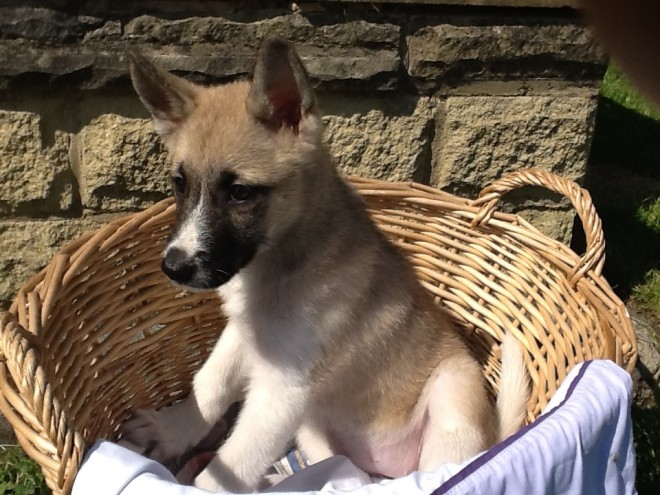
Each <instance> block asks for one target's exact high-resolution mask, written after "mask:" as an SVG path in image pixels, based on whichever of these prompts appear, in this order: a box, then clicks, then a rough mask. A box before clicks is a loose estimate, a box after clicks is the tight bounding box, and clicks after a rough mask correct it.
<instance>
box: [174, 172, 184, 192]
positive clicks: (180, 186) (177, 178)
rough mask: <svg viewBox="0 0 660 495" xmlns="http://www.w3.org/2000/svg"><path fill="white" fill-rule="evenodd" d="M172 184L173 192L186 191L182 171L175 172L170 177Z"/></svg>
mask: <svg viewBox="0 0 660 495" xmlns="http://www.w3.org/2000/svg"><path fill="white" fill-rule="evenodd" d="M172 184H173V186H174V193H175V194H183V193H184V192H185V191H186V177H185V176H184V175H183V174H182V173H180V172H177V173H176V174H175V175H174V176H173V177H172Z"/></svg>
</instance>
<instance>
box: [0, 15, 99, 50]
mask: <svg viewBox="0 0 660 495" xmlns="http://www.w3.org/2000/svg"><path fill="white" fill-rule="evenodd" d="M102 24H103V20H102V19H99V18H96V17H90V16H82V15H80V16H79V15H70V14H66V13H64V12H61V11H58V10H53V9H47V8H40V7H0V39H14V38H25V39H28V40H47V41H51V42H71V41H76V40H80V39H82V38H83V37H84V36H85V34H86V33H87V32H88V31H90V30H93V29H96V28H98V27H100V26H101V25H102Z"/></svg>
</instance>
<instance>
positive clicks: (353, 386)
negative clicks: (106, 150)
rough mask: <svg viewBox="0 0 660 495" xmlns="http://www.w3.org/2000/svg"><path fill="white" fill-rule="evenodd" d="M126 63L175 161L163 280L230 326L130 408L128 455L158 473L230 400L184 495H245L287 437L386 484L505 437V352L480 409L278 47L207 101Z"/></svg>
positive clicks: (516, 406)
mask: <svg viewBox="0 0 660 495" xmlns="http://www.w3.org/2000/svg"><path fill="white" fill-rule="evenodd" d="M130 58H131V60H130V71H131V78H132V80H133V84H134V86H135V89H136V91H137V93H138V95H139V97H140V99H141V100H142V102H143V103H144V105H145V106H146V107H147V109H148V110H149V111H150V113H151V114H152V116H153V120H154V124H155V128H156V130H157V132H158V133H159V134H160V135H161V137H162V139H163V140H164V143H165V145H166V147H167V148H168V150H169V152H170V154H171V157H172V160H173V163H174V168H173V172H172V184H173V189H174V195H175V198H176V204H177V218H176V225H175V226H174V229H173V232H172V236H171V239H170V241H169V243H168V245H167V248H166V250H165V253H164V257H163V261H162V269H163V271H164V272H165V274H166V275H167V276H168V277H169V278H170V279H171V280H172V281H173V282H174V283H176V284H178V285H181V286H184V287H186V288H190V289H194V290H216V291H218V292H219V293H220V295H221V296H222V299H223V301H224V305H223V308H222V309H223V311H224V312H225V313H226V315H227V317H228V323H227V326H226V328H225V330H224V331H223V333H222V336H221V337H220V339H219V341H218V343H217V345H216V346H215V348H214V349H213V351H212V353H211V355H210V357H209V359H208V361H207V362H206V363H205V364H204V365H203V366H202V368H201V369H200V370H199V372H198V373H197V374H196V375H195V378H194V383H193V392H192V393H191V394H190V396H189V397H188V398H187V399H186V400H184V401H183V402H180V403H178V404H176V405H174V406H172V407H169V408H165V409H163V410H160V411H140V412H138V413H137V415H136V417H135V418H134V419H133V420H131V421H129V422H128V423H127V424H126V425H125V426H124V427H123V437H124V438H125V439H126V440H127V441H128V442H131V443H133V444H134V445H137V446H138V447H139V448H141V449H142V450H143V451H146V450H147V449H148V450H149V455H150V456H151V457H153V458H155V459H157V460H159V461H162V462H167V461H171V460H173V459H176V458H178V457H180V456H181V455H182V453H184V452H185V451H186V450H189V449H190V448H191V447H192V446H194V445H196V444H197V443H198V442H199V441H200V440H201V439H202V438H203V437H204V436H205V435H206V434H207V433H208V431H209V430H210V429H211V428H212V427H213V425H215V424H216V423H217V422H218V420H219V419H220V418H222V416H223V414H224V413H225V411H226V410H227V408H228V407H229V406H230V405H231V404H232V403H234V402H236V401H239V400H243V399H244V401H245V402H244V406H243V408H242V410H241V412H240V415H239V417H238V420H237V423H236V426H235V428H234V430H233V432H232V433H231V435H230V436H229V438H228V439H227V440H226V442H225V443H224V444H223V445H222V446H221V447H220V448H219V450H218V452H217V455H216V456H215V457H214V458H213V459H212V461H211V462H210V464H209V465H208V466H207V467H206V468H205V469H204V470H203V471H202V472H201V473H200V474H199V475H198V476H197V477H196V479H195V485H196V486H198V487H200V488H204V489H208V490H212V491H216V490H219V489H227V490H230V491H235V492H248V491H252V490H254V489H255V488H256V487H257V486H258V485H259V482H260V480H261V478H262V476H263V475H264V473H265V472H266V471H267V469H268V468H269V466H270V465H271V464H272V463H273V462H274V461H275V460H276V459H278V458H279V457H280V456H281V455H282V454H283V453H284V452H285V451H286V449H287V447H288V446H289V445H290V444H291V441H292V440H293V439H295V440H296V441H297V444H298V446H299V447H300V449H301V450H302V451H303V453H304V454H305V455H306V456H307V457H308V459H309V460H310V461H311V462H317V461H319V460H322V459H324V458H327V457H329V456H331V455H334V454H343V455H346V456H348V457H349V458H350V459H352V461H353V462H354V463H355V464H356V465H358V466H359V467H361V468H362V469H364V470H365V471H367V472H370V473H373V474H378V475H382V476H388V477H398V476H402V475H405V474H407V473H409V472H411V471H413V470H432V469H434V468H436V467H437V466H438V465H440V464H441V463H444V462H461V461H463V460H465V459H467V458H469V457H470V456H473V455H475V454H477V453H478V452H480V451H483V450H485V449H487V448H488V447H490V446H491V445H493V444H494V443H495V442H497V441H498V440H500V439H501V438H503V437H505V436H507V435H509V434H511V433H512V432H514V431H516V430H517V429H518V428H519V426H520V424H521V422H522V420H523V417H524V413H525V406H526V400H527V386H526V371H525V366H524V362H523V360H522V357H521V353H520V350H519V349H518V347H517V343H516V342H515V341H514V340H513V339H509V340H506V341H505V346H504V349H503V354H504V364H503V377H502V384H501V391H500V396H499V399H498V402H497V406H495V405H493V404H492V403H491V401H490V400H489V396H488V394H487V391H486V384H485V380H484V377H483V374H482V370H481V368H480V366H479V364H478V363H477V361H476V360H475V359H474V357H473V356H472V355H471V353H470V351H469V350H468V347H467V345H466V343H465V341H464V340H463V338H462V336H461V334H460V333H459V331H458V330H457V327H456V325H455V324H454V323H453V322H452V320H451V318H450V317H449V316H448V315H447V314H446V313H445V312H444V311H443V310H442V309H441V308H440V307H439V306H437V305H436V304H434V302H433V300H432V299H431V297H430V296H429V294H428V293H427V292H426V290H425V289H423V288H422V286H421V285H420V283H419V282H418V280H417V278H416V276H415V273H414V271H413V269H412V267H411V265H410V264H409V263H408V262H407V260H406V259H405V257H404V256H403V255H402V253H401V252H399V251H398V250H397V249H396V248H395V247H394V246H393V245H392V244H390V243H389V242H388V241H387V240H386V239H385V237H384V236H383V234H381V232H379V230H378V229H377V228H376V227H375V225H374V223H373V222H372V220H371V219H370V217H369V215H368V214H367V212H366V210H365V207H364V205H363V203H362V201H361V199H360V197H359V196H358V194H356V192H355V191H353V190H352V189H351V187H350V186H349V185H348V184H347V183H346V182H345V181H344V180H343V179H342V178H340V176H339V175H338V173H337V171H336V169H335V166H334V164H333V160H332V158H331V157H330V156H329V154H328V152H327V151H326V150H325V148H324V146H323V144H322V131H323V125H322V121H321V115H320V113H319V110H318V107H317V102H316V99H315V96H314V93H313V91H312V87H311V85H310V81H309V79H308V75H307V72H306V71H305V69H304V67H303V65H302V63H301V61H300V59H299V58H298V56H297V54H296V53H295V51H294V49H293V48H292V46H291V45H290V44H288V43H287V42H286V41H284V40H281V39H271V40H269V41H267V42H265V44H264V45H263V46H262V48H261V50H260V52H259V55H258V57H257V63H256V68H255V72H254V77H253V80H252V82H251V83H250V82H245V81H242V82H235V83H230V84H226V85H222V86H215V87H203V86H198V85H195V84H192V83H190V82H188V81H185V80H183V79H180V78H178V77H175V76H174V75H172V74H169V73H167V72H165V71H163V70H161V69H159V68H157V67H155V66H154V65H152V64H151V63H150V62H149V61H147V60H145V59H144V58H143V57H141V56H140V55H137V54H133V55H132V56H131V57H130ZM218 310H220V309H218Z"/></svg>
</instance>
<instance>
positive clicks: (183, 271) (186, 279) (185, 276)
mask: <svg viewBox="0 0 660 495" xmlns="http://www.w3.org/2000/svg"><path fill="white" fill-rule="evenodd" d="M207 258H209V257H208V256H204V255H203V253H199V254H196V255H194V256H187V255H186V253H185V252H184V251H182V250H181V249H177V248H172V249H168V250H167V252H166V253H165V256H164V257H163V260H162V262H161V269H162V271H163V273H165V275H166V276H167V277H168V278H169V279H170V280H171V281H172V282H173V283H174V284H175V285H177V286H179V287H181V288H184V289H187V290H193V291H206V290H214V289H217V288H218V287H220V286H222V285H224V284H226V283H227V282H229V280H231V278H232V277H233V276H234V275H235V274H236V272H238V269H237V268H234V267H230V266H223V265H219V264H214V263H211V262H210V260H209V259H207Z"/></svg>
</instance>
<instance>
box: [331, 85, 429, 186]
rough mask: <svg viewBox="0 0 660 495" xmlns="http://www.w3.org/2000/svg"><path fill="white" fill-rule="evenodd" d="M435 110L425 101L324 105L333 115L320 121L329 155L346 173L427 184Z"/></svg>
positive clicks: (405, 100)
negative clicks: (323, 123)
mask: <svg viewBox="0 0 660 495" xmlns="http://www.w3.org/2000/svg"><path fill="white" fill-rule="evenodd" d="M435 105H436V102H435V100H433V99H431V98H425V97H423V98H418V99H417V98H408V99H406V98H402V99H400V100H398V101H397V102H392V101H387V100H377V101H373V100H372V101H370V102H366V103H365V102H364V101H362V102H359V103H356V102H355V101H351V100H350V99H346V100H344V101H343V102H332V103H331V102H326V103H325V104H324V107H325V108H331V109H332V112H333V114H331V115H326V116H325V118H324V122H325V124H326V129H325V137H326V141H327V143H328V146H329V148H330V152H331V153H332V154H333V156H334V157H335V159H336V161H337V164H338V166H339V168H340V169H341V170H342V171H343V172H344V173H346V174H351V175H361V176H364V177H371V178H375V179H383V180H391V181H410V180H417V181H427V180H428V167H427V165H428V163H429V160H430V156H429V152H430V145H431V142H432V140H433V122H434V120H433V116H434V112H435ZM342 107H343V108H345V109H346V110H345V111H344V112H342V111H341V108H342ZM362 107H364V108H362ZM351 108H352V111H351V110H350V109H351Z"/></svg>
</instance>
